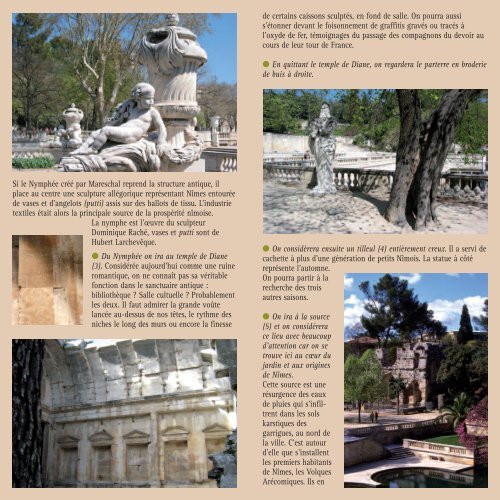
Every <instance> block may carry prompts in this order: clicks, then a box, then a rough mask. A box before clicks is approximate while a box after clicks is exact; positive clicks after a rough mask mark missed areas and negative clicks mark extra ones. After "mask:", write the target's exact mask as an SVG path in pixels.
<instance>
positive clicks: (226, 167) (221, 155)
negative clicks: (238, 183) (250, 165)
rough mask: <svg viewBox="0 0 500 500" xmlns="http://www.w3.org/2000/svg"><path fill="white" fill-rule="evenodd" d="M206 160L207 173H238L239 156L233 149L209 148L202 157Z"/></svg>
mask: <svg viewBox="0 0 500 500" xmlns="http://www.w3.org/2000/svg"><path fill="white" fill-rule="evenodd" d="M201 157H202V158H203V159H204V160H205V172H236V170H237V169H238V155H237V151H236V149H233V148H207V149H205V150H204V151H203V153H202V156H201Z"/></svg>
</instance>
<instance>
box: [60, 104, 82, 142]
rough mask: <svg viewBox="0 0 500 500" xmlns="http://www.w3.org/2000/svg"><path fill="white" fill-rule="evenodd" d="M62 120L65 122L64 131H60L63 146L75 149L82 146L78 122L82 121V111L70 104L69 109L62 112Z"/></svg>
mask: <svg viewBox="0 0 500 500" xmlns="http://www.w3.org/2000/svg"><path fill="white" fill-rule="evenodd" d="M63 118H64V121H65V122H66V130H64V131H62V134H61V135H62V138H63V146H64V147H66V148H76V147H78V146H80V145H81V144H82V128H81V127H80V122H81V121H82V120H83V111H82V110H81V109H78V108H76V107H75V104H72V105H71V107H69V108H68V109H65V110H64V111H63Z"/></svg>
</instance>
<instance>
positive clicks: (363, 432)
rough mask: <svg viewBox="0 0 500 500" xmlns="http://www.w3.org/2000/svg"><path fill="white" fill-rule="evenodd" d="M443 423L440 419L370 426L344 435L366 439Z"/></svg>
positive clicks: (347, 431)
mask: <svg viewBox="0 0 500 500" xmlns="http://www.w3.org/2000/svg"><path fill="white" fill-rule="evenodd" d="M442 423H443V421H442V418H441V417H438V418H433V419H430V420H421V421H418V422H405V423H400V424H385V425H370V426H368V427H355V428H352V429H345V430H344V434H345V435H347V436H352V437H364V436H369V435H371V434H375V433H383V432H393V431H400V430H412V429H421V428H423V427H435V426H436V425H442Z"/></svg>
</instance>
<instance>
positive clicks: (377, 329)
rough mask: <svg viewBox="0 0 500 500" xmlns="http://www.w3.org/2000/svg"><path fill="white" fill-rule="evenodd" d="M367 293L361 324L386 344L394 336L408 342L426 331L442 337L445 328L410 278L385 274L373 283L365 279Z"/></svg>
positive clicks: (381, 344) (364, 285)
mask: <svg viewBox="0 0 500 500" xmlns="http://www.w3.org/2000/svg"><path fill="white" fill-rule="evenodd" d="M359 288H360V290H361V291H362V292H363V294H364V295H365V297H366V301H365V306H364V307H365V310H366V312H367V313H368V314H367V315H364V316H362V317H361V324H362V326H363V328H364V329H365V330H366V332H367V334H368V335H369V336H370V337H372V338H375V339H377V341H378V343H379V346H381V347H386V346H387V345H388V343H389V341H391V340H392V339H398V340H400V341H402V342H409V341H412V340H414V339H416V338H418V337H420V338H421V339H422V338H423V335H424V334H427V335H431V336H433V337H435V338H439V337H441V336H442V335H443V334H444V333H445V332H446V329H445V327H444V326H443V325H442V323H441V322H440V321H438V320H436V319H435V318H434V313H433V311H431V310H430V309H429V307H428V304H427V303H426V302H420V301H419V300H418V296H417V295H415V293H414V291H413V289H411V288H410V287H409V285H408V281H406V280H403V279H400V278H398V277H397V276H391V275H390V274H386V275H384V276H382V277H381V278H380V279H379V281H378V282H377V283H375V284H374V285H373V286H370V282H368V281H364V282H362V283H361V284H360V285H359Z"/></svg>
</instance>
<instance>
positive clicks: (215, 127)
mask: <svg viewBox="0 0 500 500" xmlns="http://www.w3.org/2000/svg"><path fill="white" fill-rule="evenodd" d="M219 124H220V116H212V118H210V128H211V139H212V146H213V147H214V148H218V147H219Z"/></svg>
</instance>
